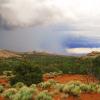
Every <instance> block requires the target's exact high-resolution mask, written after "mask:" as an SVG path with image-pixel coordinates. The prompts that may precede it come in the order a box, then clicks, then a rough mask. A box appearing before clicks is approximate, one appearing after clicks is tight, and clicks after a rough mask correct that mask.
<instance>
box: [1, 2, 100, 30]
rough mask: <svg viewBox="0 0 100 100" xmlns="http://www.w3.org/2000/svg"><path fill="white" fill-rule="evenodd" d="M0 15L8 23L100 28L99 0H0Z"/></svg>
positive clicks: (15, 24)
mask: <svg viewBox="0 0 100 100" xmlns="http://www.w3.org/2000/svg"><path fill="white" fill-rule="evenodd" d="M0 1H1V2H0V15H1V16H2V19H3V20H5V21H6V23H7V24H9V25H12V26H13V25H14V26H24V25H26V26H28V25H41V24H42V25H43V24H50V23H52V24H54V23H58V22H64V23H67V24H70V25H72V26H74V27H76V28H78V29H79V28H80V29H84V28H86V29H87V28H88V27H89V28H90V29H92V28H93V27H96V28H98V27H99V28H100V17H99V16H100V7H99V4H100V1H99V0H74V1H73V0H42V1H41V0H8V1H7V0H5V2H4V0H0Z"/></svg>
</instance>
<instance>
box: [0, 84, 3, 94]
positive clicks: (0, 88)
mask: <svg viewBox="0 0 100 100" xmlns="http://www.w3.org/2000/svg"><path fill="white" fill-rule="evenodd" d="M3 91H4V87H3V86H2V85H0V93H2V92H3Z"/></svg>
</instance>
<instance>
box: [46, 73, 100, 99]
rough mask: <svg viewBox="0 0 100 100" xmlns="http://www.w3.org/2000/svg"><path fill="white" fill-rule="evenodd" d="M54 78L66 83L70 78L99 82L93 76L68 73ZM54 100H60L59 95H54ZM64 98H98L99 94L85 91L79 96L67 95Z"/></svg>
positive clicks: (84, 81) (86, 81)
mask: <svg viewBox="0 0 100 100" xmlns="http://www.w3.org/2000/svg"><path fill="white" fill-rule="evenodd" d="M53 79H54V80H56V81H58V82H60V83H66V82H69V81H72V80H78V81H81V82H83V83H89V82H99V81H98V80H96V79H95V78H94V77H93V76H88V75H70V74H66V75H62V76H57V77H55V78H53ZM47 80H48V79H45V81H47ZM54 100H62V99H61V98H60V95H59V96H55V97H54ZM64 100H100V94H96V93H90V94H88V93H86V94H81V96H80V98H75V97H72V96H70V97H68V98H67V99H64Z"/></svg>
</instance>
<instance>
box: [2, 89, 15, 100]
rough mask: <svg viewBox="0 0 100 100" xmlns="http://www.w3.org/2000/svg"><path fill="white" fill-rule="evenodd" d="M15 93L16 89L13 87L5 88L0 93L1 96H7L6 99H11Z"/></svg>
mask: <svg viewBox="0 0 100 100" xmlns="http://www.w3.org/2000/svg"><path fill="white" fill-rule="evenodd" d="M16 93H17V90H16V89H15V88H10V89H7V90H5V91H4V92H3V93H2V96H3V97H5V98H7V99H10V100H13V99H12V97H13V96H14V95H15V94H16Z"/></svg>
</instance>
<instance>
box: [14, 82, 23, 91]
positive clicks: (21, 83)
mask: <svg viewBox="0 0 100 100" xmlns="http://www.w3.org/2000/svg"><path fill="white" fill-rule="evenodd" d="M24 85H25V84H24V83H23V82H18V83H16V84H15V85H14V87H15V88H16V89H20V88H22V87H23V86H24Z"/></svg>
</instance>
